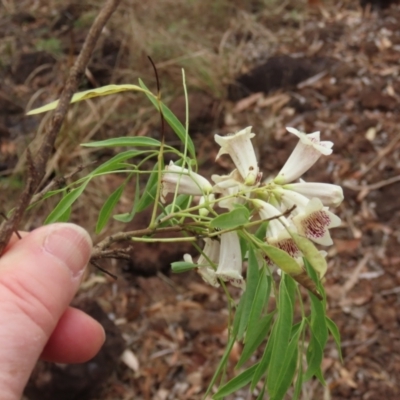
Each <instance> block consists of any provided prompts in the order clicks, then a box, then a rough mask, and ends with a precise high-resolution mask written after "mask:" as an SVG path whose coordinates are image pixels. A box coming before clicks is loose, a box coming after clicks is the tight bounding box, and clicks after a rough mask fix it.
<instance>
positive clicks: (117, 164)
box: [90, 150, 148, 176]
mask: <svg viewBox="0 0 400 400" xmlns="http://www.w3.org/2000/svg"><path fill="white" fill-rule="evenodd" d="M144 153H148V151H137V150H127V151H123V152H121V153H118V154H116V155H115V156H114V157H112V158H110V159H109V160H107V161H106V162H105V163H103V164H101V165H99V166H98V167H97V168H95V169H94V170H93V171H92V172H91V173H90V175H91V176H94V175H98V174H103V173H105V172H112V171H115V170H116V169H121V168H124V167H125V166H124V165H122V164H121V163H122V162H123V161H126V160H128V159H129V158H133V157H137V156H139V155H141V154H144Z"/></svg>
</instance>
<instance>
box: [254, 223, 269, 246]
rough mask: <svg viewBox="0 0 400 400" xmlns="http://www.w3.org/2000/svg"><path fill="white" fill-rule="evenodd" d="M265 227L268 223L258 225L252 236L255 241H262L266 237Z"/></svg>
mask: <svg viewBox="0 0 400 400" xmlns="http://www.w3.org/2000/svg"><path fill="white" fill-rule="evenodd" d="M267 227H268V222H267V221H264V222H262V223H261V224H260V226H259V227H258V229H257V231H256V233H255V234H254V236H255V237H256V238H257V239H259V240H261V241H264V239H265V235H266V232H267Z"/></svg>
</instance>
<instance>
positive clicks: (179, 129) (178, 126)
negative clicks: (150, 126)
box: [139, 79, 196, 159]
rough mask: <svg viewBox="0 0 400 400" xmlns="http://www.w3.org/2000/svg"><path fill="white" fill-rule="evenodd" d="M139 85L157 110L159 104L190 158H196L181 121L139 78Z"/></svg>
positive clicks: (191, 142) (190, 140)
mask: <svg viewBox="0 0 400 400" xmlns="http://www.w3.org/2000/svg"><path fill="white" fill-rule="evenodd" d="M139 85H140V86H141V87H142V88H143V89H145V90H146V92H145V93H146V95H147V97H148V98H149V100H150V101H151V102H152V103H153V105H154V107H155V108H156V109H157V110H159V109H160V104H161V110H162V114H163V116H164V118H165V120H166V121H167V123H168V125H169V126H170V127H171V128H172V129H173V131H174V132H175V133H176V135H177V136H178V138H179V139H180V140H181V142H182V143H184V144H185V143H187V149H188V151H189V154H190V156H191V157H192V158H194V159H196V150H195V147H194V144H193V141H192V139H191V138H190V136H189V135H188V134H187V132H186V130H185V128H184V126H183V125H182V123H181V122H180V121H179V120H178V118H176V116H175V115H174V114H173V113H172V111H171V110H170V109H169V108H168V107H167V106H166V105H165V104H163V103H159V100H158V99H157V98H155V97H154V95H151V94H150V91H149V90H148V89H147V87H146V85H145V84H144V82H143V81H142V80H141V79H139Z"/></svg>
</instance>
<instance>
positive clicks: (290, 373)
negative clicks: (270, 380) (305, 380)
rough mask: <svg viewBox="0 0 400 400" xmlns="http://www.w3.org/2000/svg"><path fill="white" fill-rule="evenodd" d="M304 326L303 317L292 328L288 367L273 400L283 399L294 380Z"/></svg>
mask: <svg viewBox="0 0 400 400" xmlns="http://www.w3.org/2000/svg"><path fill="white" fill-rule="evenodd" d="M304 326H305V320H304V319H303V320H302V322H301V323H300V324H297V325H296V326H294V327H293V329H292V339H291V340H290V343H289V345H288V347H287V350H286V355H285V362H284V364H285V365H287V367H286V368H285V371H284V373H283V374H281V377H280V381H279V383H278V386H277V389H276V392H275V394H274V395H273V396H272V395H271V400H282V399H283V397H284V396H285V394H286V392H287V391H288V389H289V387H290V385H291V383H292V381H293V378H294V375H295V373H296V367H297V359H298V349H299V337H300V334H301V333H302V332H303V329H304Z"/></svg>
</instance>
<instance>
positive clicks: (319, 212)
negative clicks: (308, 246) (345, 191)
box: [293, 197, 341, 246]
mask: <svg viewBox="0 0 400 400" xmlns="http://www.w3.org/2000/svg"><path fill="white" fill-rule="evenodd" d="M293 223H294V224H295V226H296V228H297V230H298V233H299V234H300V235H304V236H305V237H307V238H309V239H310V240H312V241H313V242H315V243H318V244H321V245H323V246H330V245H331V244H332V243H333V241H332V238H331V235H330V234H329V229H331V228H335V227H337V226H339V225H340V223H341V219H340V218H339V217H338V216H336V215H335V214H333V213H331V212H330V211H328V209H327V207H324V206H323V204H322V202H321V200H319V199H317V198H316V197H315V198H313V199H311V200H310V201H309V203H308V205H307V207H306V208H305V210H304V212H303V213H300V214H298V215H296V216H294V217H293Z"/></svg>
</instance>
